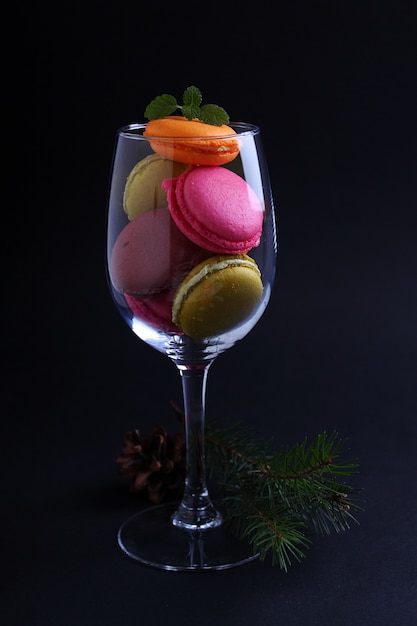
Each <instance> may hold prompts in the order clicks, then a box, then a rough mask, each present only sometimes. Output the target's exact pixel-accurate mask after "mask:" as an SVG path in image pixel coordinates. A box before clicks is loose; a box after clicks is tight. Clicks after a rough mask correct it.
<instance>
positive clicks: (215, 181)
mask: <svg viewBox="0 0 417 626" xmlns="http://www.w3.org/2000/svg"><path fill="white" fill-rule="evenodd" d="M162 188H163V189H164V190H165V191H166V192H167V198H168V205H169V209H170V211H171V215H172V218H173V220H174V221H175V223H176V224H177V226H178V228H179V229H180V230H181V231H182V232H183V233H184V234H185V235H186V236H187V237H188V238H189V239H191V241H193V242H194V243H195V244H197V245H198V246H201V247H202V248H205V249H206V250H211V251H212V252H217V253H219V254H245V253H246V252H248V251H249V250H251V249H252V248H255V247H256V246H257V245H259V241H260V236H261V232H262V223H263V217H264V210H263V206H262V204H261V202H260V200H259V198H258V196H257V195H256V193H255V191H254V190H253V189H252V188H251V187H250V186H249V185H248V183H247V182H246V181H245V180H244V179H243V178H242V177H241V176H238V175H237V174H235V173H234V172H232V171H231V170H228V169H226V168H224V167H216V166H215V167H208V166H207V167H206V166H197V167H190V168H189V169H188V170H186V171H185V172H184V173H183V174H181V175H180V176H178V178H170V179H165V180H164V181H163V183H162Z"/></svg>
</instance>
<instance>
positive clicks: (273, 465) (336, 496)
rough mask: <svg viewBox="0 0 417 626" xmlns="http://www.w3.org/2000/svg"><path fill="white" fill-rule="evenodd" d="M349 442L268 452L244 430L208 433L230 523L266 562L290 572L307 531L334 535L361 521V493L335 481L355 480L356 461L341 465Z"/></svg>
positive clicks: (324, 439) (324, 441) (216, 428)
mask: <svg viewBox="0 0 417 626" xmlns="http://www.w3.org/2000/svg"><path fill="white" fill-rule="evenodd" d="M343 446H344V442H343V441H342V440H340V439H339V437H338V434H337V433H336V432H334V433H332V434H331V435H327V434H326V433H325V432H324V433H322V434H321V435H318V436H317V437H316V438H315V439H314V440H313V441H312V442H311V443H310V444H309V445H308V444H307V440H306V439H305V440H304V441H303V442H302V443H301V444H296V445H294V446H293V447H292V448H282V449H280V450H278V451H275V452H273V451H271V445H270V442H268V443H265V442H261V441H260V440H259V439H256V437H255V436H254V434H253V431H252V430H251V429H249V428H247V427H242V426H240V425H234V426H230V427H228V428H224V427H221V426H220V425H219V424H212V425H208V426H207V427H206V450H207V457H208V467H209V468H217V469H216V470H215V473H214V472H212V473H211V475H210V477H211V479H215V481H216V482H217V483H219V482H220V483H221V485H222V488H223V492H224V496H223V506H224V513H225V519H226V522H227V523H228V524H229V525H230V528H231V530H232V531H233V532H234V533H235V534H236V535H237V536H239V537H241V538H246V539H247V540H248V541H249V542H250V544H251V545H252V546H253V548H254V550H255V551H258V552H259V553H260V558H261V560H264V559H265V558H266V557H267V556H268V555H269V554H270V555H271V560H272V564H278V565H279V566H280V567H281V569H283V570H285V571H287V569H288V566H289V565H290V563H291V562H292V560H293V559H294V558H295V559H296V560H300V559H301V558H302V557H303V556H305V550H306V549H307V548H308V546H309V544H310V540H309V539H307V537H306V533H307V532H309V531H310V532H311V531H313V532H315V533H316V534H329V533H330V532H331V531H332V530H335V531H336V532H340V531H342V530H347V529H349V528H350V524H349V523H350V522H352V521H354V522H357V520H356V519H355V517H354V515H353V513H352V511H354V510H358V509H360V508H361V507H360V506H359V505H358V504H357V503H356V502H354V501H353V499H352V496H353V494H354V493H356V490H355V489H354V488H353V487H351V486H349V485H347V484H345V483H342V482H340V480H338V479H339V478H346V477H349V476H351V475H352V474H354V473H357V465H356V463H355V462H354V461H352V460H348V461H342V460H341V459H340V457H341V455H342V453H343V452H345V449H344V447H343Z"/></svg>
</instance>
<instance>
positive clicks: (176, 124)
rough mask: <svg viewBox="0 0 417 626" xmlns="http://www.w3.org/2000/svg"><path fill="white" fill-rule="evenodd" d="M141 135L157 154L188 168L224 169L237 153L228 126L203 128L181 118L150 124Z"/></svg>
mask: <svg viewBox="0 0 417 626" xmlns="http://www.w3.org/2000/svg"><path fill="white" fill-rule="evenodd" d="M143 134H144V136H145V137H148V138H149V141H150V144H151V147H152V149H153V150H155V152H156V153H157V154H160V155H161V156H163V157H165V158H167V159H171V160H172V161H177V162H179V163H188V164H191V165H223V164H225V163H229V162H230V161H233V159H235V158H236V157H237V155H238V154H239V149H240V145H239V140H238V139H237V138H236V137H235V135H236V132H235V131H234V130H233V129H232V128H231V127H230V126H227V125H225V124H223V125H221V126H214V125H212V124H205V123H204V122H201V121H200V120H197V119H195V120H188V119H187V118H185V117H182V116H181V115H169V116H167V117H161V118H159V119H155V120H151V121H150V122H148V123H147V125H146V128H145V130H144V133H143Z"/></svg>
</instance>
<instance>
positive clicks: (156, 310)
mask: <svg viewBox="0 0 417 626" xmlns="http://www.w3.org/2000/svg"><path fill="white" fill-rule="evenodd" d="M175 293H176V290H175V289H171V290H170V291H164V292H163V293H160V294H158V295H156V296H151V297H146V298H139V297H137V296H129V295H127V294H125V300H126V304H127V306H128V307H129V309H130V310H131V311H132V313H133V315H134V316H135V317H136V318H137V319H139V320H141V321H142V322H145V323H146V324H148V325H150V326H152V327H153V328H155V329H156V330H162V331H163V332H166V333H176V334H178V335H182V334H183V332H182V330H180V329H179V328H178V326H177V325H176V324H174V322H173V321H172V303H173V300H174V296H175Z"/></svg>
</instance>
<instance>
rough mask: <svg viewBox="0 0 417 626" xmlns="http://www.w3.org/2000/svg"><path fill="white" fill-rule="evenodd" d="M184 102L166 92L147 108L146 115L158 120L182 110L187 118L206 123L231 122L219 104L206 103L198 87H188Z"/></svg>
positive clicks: (219, 123)
mask: <svg viewBox="0 0 417 626" xmlns="http://www.w3.org/2000/svg"><path fill="white" fill-rule="evenodd" d="M182 101H183V102H182V104H179V103H178V102H177V100H176V98H175V97H174V96H170V95H168V94H166V93H164V94H162V95H161V96H157V97H156V98H154V99H153V100H152V101H151V102H150V103H149V104H148V106H147V107H146V109H145V113H144V115H145V117H146V118H147V119H148V120H157V119H159V118H161V117H166V116H168V115H172V113H174V112H175V111H177V110H180V111H181V113H182V115H183V116H184V117H185V118H186V119H187V120H193V119H198V120H200V122H204V123H205V124H211V125H213V126H222V124H228V123H229V119H230V118H229V115H228V114H227V113H226V111H225V110H224V109H223V108H222V107H220V106H218V105H217V104H204V105H201V103H202V101H203V96H202V95H201V91H200V90H199V89H198V87H195V86H194V85H192V86H191V87H187V89H186V90H185V91H184V93H183V96H182Z"/></svg>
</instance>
